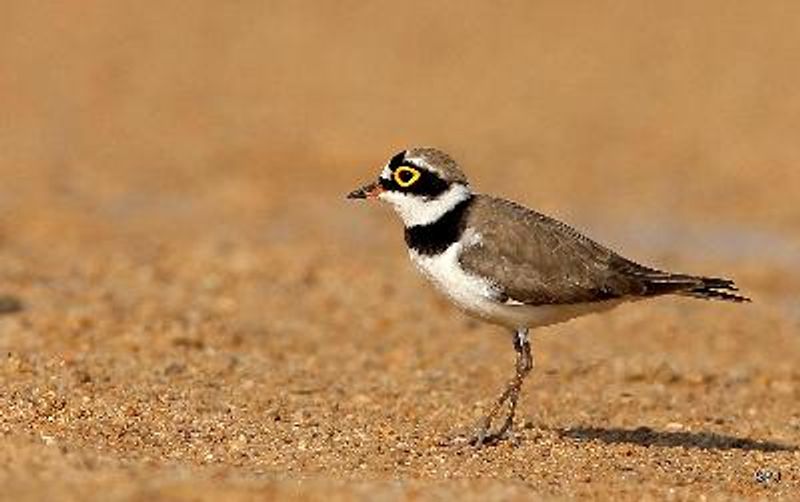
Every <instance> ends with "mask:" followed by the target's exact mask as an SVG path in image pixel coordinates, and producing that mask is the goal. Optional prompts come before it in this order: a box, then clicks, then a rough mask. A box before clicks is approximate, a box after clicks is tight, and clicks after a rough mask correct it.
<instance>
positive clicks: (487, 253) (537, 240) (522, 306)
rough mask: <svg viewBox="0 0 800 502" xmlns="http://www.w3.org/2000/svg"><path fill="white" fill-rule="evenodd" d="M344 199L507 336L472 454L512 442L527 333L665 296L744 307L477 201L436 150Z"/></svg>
mask: <svg viewBox="0 0 800 502" xmlns="http://www.w3.org/2000/svg"><path fill="white" fill-rule="evenodd" d="M347 198H348V199H377V200H380V201H383V202H386V203H388V204H389V205H391V206H392V207H393V209H394V210H395V212H396V213H397V214H398V215H399V216H400V219H401V220H402V222H403V225H404V234H405V242H406V245H407V247H408V254H409V257H410V258H411V261H412V262H413V263H414V265H415V266H416V268H417V269H419V271H420V272H421V273H422V275H423V276H425V277H426V278H427V279H428V280H429V281H430V282H431V283H433V285H434V286H435V287H436V288H437V289H438V290H439V291H440V292H441V293H443V294H444V296H446V297H447V298H448V299H449V300H450V301H451V302H452V303H453V304H455V306H457V307H458V308H459V309H461V310H462V311H464V312H465V313H466V314H468V315H470V316H472V317H474V318H477V319H479V320H482V321H485V322H488V323H490V324H494V325H498V326H500V327H502V328H504V329H506V330H508V332H509V333H510V334H511V340H512V345H513V347H514V351H515V354H516V363H515V369H514V374H513V377H512V378H511V380H510V381H509V382H508V384H507V385H506V387H505V388H504V390H503V392H502V393H501V394H500V397H499V398H497V400H495V401H494V403H493V405H492V406H491V407H490V409H489V410H488V413H487V414H486V415H485V416H484V417H483V418H482V419H481V420H480V421H479V422H478V426H477V427H476V428H475V432H474V433H473V434H471V435H470V437H468V438H466V439H467V441H468V442H469V443H470V444H472V445H474V446H477V447H481V446H484V445H494V444H498V443H499V442H501V441H502V440H504V439H514V438H515V437H516V436H515V435H514V433H513V424H514V417H515V414H516V410H517V403H518V400H519V397H520V393H521V389H522V384H523V382H524V380H525V378H526V376H528V374H529V373H530V372H531V370H532V369H533V357H532V355H531V339H532V337H531V336H530V333H531V331H532V330H537V329H539V328H543V327H546V326H551V325H554V324H558V323H562V322H565V321H568V320H570V319H573V318H576V317H579V316H582V315H586V314H591V313H595V312H602V311H606V310H609V309H612V308H614V307H616V306H618V305H620V304H622V303H625V302H632V301H638V300H643V299H647V298H653V297H658V296H663V295H681V296H686V297H692V298H699V299H704V300H723V301H728V302H736V303H743V302H749V301H750V299H749V298H747V297H745V296H742V295H740V294H738V293H737V291H738V288H737V287H736V285H735V283H734V281H732V280H730V279H724V278H718V277H704V276H697V275H689V274H681V273H671V272H666V271H663V270H659V269H656V268H652V267H648V266H644V265H640V264H639V263H637V262H634V261H632V260H630V259H627V258H624V257H623V256H621V255H620V254H617V253H616V252H614V251H612V250H611V249H609V248H608V247H606V246H603V245H601V244H599V243H597V242H595V241H594V240H592V239H590V238H589V237H586V236H584V235H583V234H581V233H579V232H578V231H577V230H575V229H574V228H572V227H571V226H569V225H567V224H565V223H562V222H561V221H558V220H557V219H555V218H552V217H549V216H547V215H544V214H542V213H539V212H537V211H535V210H533V209H529V208H527V207H525V206H523V205H521V204H518V203H516V202H512V201H510V200H506V199H503V198H500V197H494V196H491V195H486V194H482V193H479V192H476V191H474V190H473V189H472V188H471V186H470V183H469V181H468V179H467V176H466V175H465V174H464V172H463V171H462V169H461V167H460V166H459V164H458V163H457V162H456V161H455V160H454V159H453V158H452V157H451V156H450V155H448V154H447V153H445V152H443V151H441V150H439V149H437V148H432V147H414V148H409V149H406V150H402V151H400V152H399V153H397V154H396V155H394V156H392V157H391V159H389V161H388V162H387V163H386V164H385V165H384V166H383V168H382V170H381V172H380V174H379V176H378V178H377V180H376V181H373V182H370V183H367V184H365V185H363V186H362V187H360V188H357V189H356V190H353V191H352V192H350V193H349V194H348V195H347ZM504 406H506V407H507V409H506V412H505V413H504V418H503V419H502V420H499V419H500V418H502V416H501V415H500V413H501V411H502V410H503V409H504ZM495 421H497V422H496V423H495Z"/></svg>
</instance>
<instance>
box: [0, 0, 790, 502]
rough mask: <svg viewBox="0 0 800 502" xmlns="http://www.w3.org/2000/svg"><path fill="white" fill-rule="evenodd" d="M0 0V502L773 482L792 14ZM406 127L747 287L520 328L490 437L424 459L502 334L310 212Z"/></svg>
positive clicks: (475, 407) (709, 488)
mask: <svg viewBox="0 0 800 502" xmlns="http://www.w3.org/2000/svg"><path fill="white" fill-rule="evenodd" d="M1 10H2V15H0V180H2V181H1V182H0V279H1V280H0V287H1V288H2V290H0V294H3V295H8V296H9V298H11V299H17V300H19V301H21V302H22V304H23V309H22V310H21V311H20V312H11V313H9V314H8V315H5V316H3V317H0V348H2V350H3V352H4V355H3V357H4V358H5V361H4V362H2V363H0V364H2V371H0V383H1V384H2V386H0V431H2V434H3V436H4V438H3V441H2V446H0V477H1V478H2V482H3V486H4V487H6V490H5V494H4V495H3V496H14V497H17V498H19V497H22V498H26V497H27V498H30V499H41V498H53V497H54V496H58V497H59V498H67V497H72V498H76V499H82V498H85V497H87V496H95V497H96V496H98V494H102V495H101V496H103V498H105V495H107V496H108V497H110V498H119V499H129V498H134V499H135V498H141V499H150V498H153V497H156V496H162V497H164V498H174V499H195V498H204V497H205V498H210V497H221V496H229V497H236V498H240V499H248V498H259V497H264V496H284V497H290V496H297V497H311V498H314V497H320V496H324V495H335V496H338V497H340V498H349V497H362V498H372V497H383V498H386V499H394V498H405V497H416V496H426V495H433V496H440V497H444V496H451V495H454V494H462V495H463V494H471V495H472V496H474V497H476V498H484V497H489V498H514V497H519V498H528V497H533V496H546V497H554V496H555V497H560V496H565V497H578V496H587V495H589V496H594V497H599V498H606V497H612V496H613V497H628V498H639V497H640V496H651V497H654V498H657V499H661V498H664V497H667V496H671V497H676V498H678V499H681V498H693V497H696V496H698V495H700V494H705V495H710V496H716V497H719V498H726V497H729V496H768V495H776V496H784V497H790V496H791V493H797V492H796V491H794V490H797V489H798V486H800V470H798V468H797V466H798V464H800V454H798V452H797V451H796V448H795V447H796V446H797V445H800V407H798V404H797V403H798V400H799V399H800V390H798V386H799V385H800V372H799V371H798V370H797V369H796V364H797V361H798V360H799V359H798V358H800V339H798V332H799V331H800V329H799V328H800V301H799V300H798V293H799V292H800V274H798V272H797V268H798V265H800V203H798V196H800V170H799V169H798V165H800V142H799V141H798V140H797V139H798V131H800V90H798V89H800V85H799V84H800V30H799V29H798V27H800V24H799V23H800V4H797V3H796V2H769V3H764V2H722V1H719V2H717V1H704V2H658V3H655V2H648V3H640V2H591V3H589V2H571V1H570V2H499V3H490V2H416V1H412V2H402V3H400V2H386V3H379V2H375V3H372V2H354V1H344V2H245V1H241V2H193V3H187V2H158V3H156V2H151V3H142V2H100V1H83V2H13V1H10V2H5V3H4V5H3V7H2V9H1ZM413 145H434V146H438V147H440V148H442V149H445V150H447V151H449V152H450V153H451V154H452V155H453V156H455V157H456V158H457V159H458V160H459V161H461V163H462V164H463V165H464V167H465V169H466V171H467V172H468V174H469V175H470V177H471V179H472V181H473V184H474V185H475V186H476V188H478V189H479V190H481V191H486V192H493V193H500V194H504V195H506V196H508V197H510V198H513V199H516V200H519V201H521V202H524V203H526V204H528V205H531V206H534V207H536V208H537V209H540V210H542V211H544V212H547V213H550V214H553V215H554V216H557V217H559V218H561V219H564V220H566V221H568V222H570V223H572V224H573V225H575V226H577V227H578V228H580V229H582V230H585V231H586V232H588V233H589V234H590V235H591V236H593V237H595V238H597V239H598V240H600V241H601V242H604V243H606V244H609V245H611V246H612V247H615V248H617V249H619V250H620V251H623V252H624V253H625V254H628V255H631V256H632V257H634V258H637V259H639V260H641V261H643V262H646V263H649V264H653V265H657V266H661V267H671V268H676V269H679V270H682V271H686V272H693V273H706V274H711V275H714V274H716V275H730V276H733V277H734V278H736V279H737V282H738V283H739V284H740V285H741V287H742V288H743V289H745V290H746V291H747V292H748V293H749V294H750V295H752V296H753V297H754V299H756V302H755V303H754V304H753V305H752V306H746V307H736V306H729V305H718V304H708V303H702V302H689V301H686V300H671V301H660V302H653V303H650V304H646V305H645V304H640V306H637V307H636V308H630V309H620V310H618V311H615V312H613V313H610V314H608V315H605V316H597V317H591V318H587V319H584V320H580V321H577V322H575V323H572V324H568V325H564V326H559V327H555V328H553V329H551V330H548V332H547V333H549V334H543V335H542V336H541V338H540V342H539V343H538V344H537V348H536V351H537V364H538V366H537V369H536V371H535V372H534V376H533V378H531V380H530V381H529V382H528V384H527V385H526V393H525V397H523V402H522V403H521V410H522V413H523V415H524V417H523V418H524V419H525V421H526V422H527V424H528V428H527V429H525V432H524V438H523V443H522V445H521V446H520V447H518V448H513V447H511V446H503V447H500V448H497V449H490V450H488V451H482V452H478V453H476V452H472V451H467V452H463V451H459V452H456V451H453V450H452V449H449V448H447V447H444V446H442V445H441V441H440V440H441V439H442V438H443V437H445V436H446V435H447V434H448V433H451V432H452V431H453V430H455V429H458V428H460V427H467V426H469V424H471V423H472V422H473V421H474V420H475V419H477V418H478V417H479V416H480V414H481V411H482V410H484V409H485V407H486V406H488V405H489V403H490V400H491V399H492V398H493V397H494V396H495V394H496V392H497V390H498V389H499V388H500V386H501V385H502V383H503V382H504V380H505V378H506V377H507V376H508V375H507V373H508V372H509V371H510V370H511V358H512V353H511V348H510V346H509V344H508V343H507V340H506V339H505V338H503V337H502V336H499V335H498V334H497V333H496V330H495V329H494V328H491V327H488V326H482V325H476V324H474V323H471V322H469V321H467V320H465V319H464V318H463V317H461V316H460V315H459V314H458V313H456V312H454V311H452V310H451V309H450V308H449V307H448V306H447V304H446V303H445V302H443V301H442V300H440V299H439V298H438V297H437V296H436V295H435V294H434V293H433V292H432V291H431V290H430V288H428V287H427V285H425V284H424V283H423V282H422V280H421V279H419V278H417V277H416V276H415V275H413V272H412V267H411V266H410V264H409V263H408V262H407V260H406V257H405V251H404V249H403V246H402V239H401V228H400V225H399V223H398V222H397V221H396V219H395V217H394V215H392V214H390V212H389V210H388V208H381V207H378V206H371V207H370V206H366V205H356V204H350V203H347V202H346V201H344V199H343V196H344V194H345V193H347V192H348V191H349V190H350V189H352V188H354V187H355V186H356V185H359V184H360V183H362V182H364V181H367V180H370V179H372V178H373V177H374V176H375V175H376V174H377V172H378V171H379V169H380V167H381V165H382V163H383V162H384V161H385V160H386V159H387V158H388V157H390V156H391V155H392V154H394V153H395V152H396V151H398V150H400V149H402V148H405V147H407V146H413ZM9 298H7V299H6V303H7V304H8V305H11V306H12V307H13V301H12V300H11V299H9ZM9 302H10V303H9ZM7 310H14V309H13V308H8V309H7ZM562 335H563V336H562ZM476 403H477V404H476ZM758 469H773V470H775V471H780V472H781V474H782V477H781V481H780V482H773V483H758V482H755V481H754V473H755V472H756V471H757V470H758ZM98 490H100V491H98Z"/></svg>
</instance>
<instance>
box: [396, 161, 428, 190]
mask: <svg viewBox="0 0 800 502" xmlns="http://www.w3.org/2000/svg"><path fill="white" fill-rule="evenodd" d="M406 173H409V174H411V177H410V178H408V179H407V180H404V179H403V177H402V175H403V174H406ZM420 176H422V173H420V172H419V171H418V170H416V169H414V168H413V167H406V166H400V167H398V168H397V170H396V171H395V172H394V181H395V183H397V184H398V185H400V186H401V187H403V188H407V187H410V186H411V185H413V184H414V182H416V181H417V180H418V179H419V177H420Z"/></svg>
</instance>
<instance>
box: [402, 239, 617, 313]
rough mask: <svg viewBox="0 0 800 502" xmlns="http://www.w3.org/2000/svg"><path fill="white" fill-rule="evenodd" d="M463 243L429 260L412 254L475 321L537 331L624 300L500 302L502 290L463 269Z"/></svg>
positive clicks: (423, 256) (438, 284)
mask: <svg viewBox="0 0 800 502" xmlns="http://www.w3.org/2000/svg"><path fill="white" fill-rule="evenodd" d="M461 249H462V244H461V243H460V242H458V243H455V244H453V245H451V246H450V247H449V248H447V250H446V251H445V252H443V253H441V254H438V255H434V256H425V255H420V254H418V253H416V252H415V251H413V250H410V251H409V255H410V256H411V261H412V262H413V263H414V265H416V266H417V268H418V269H419V270H420V271H421V272H422V274H423V275H424V276H425V277H427V278H428V279H429V280H430V281H431V282H432V283H433V284H434V285H435V286H436V288H437V289H438V290H439V291H441V292H442V293H444V294H445V295H446V296H447V297H448V298H449V299H450V300H451V301H452V302H453V303H455V305H456V306H458V307H459V308H460V309H462V310H463V311H465V312H466V313H467V314H470V315H472V316H475V317H479V318H481V319H484V320H486V321H488V322H491V323H494V324H500V325H502V326H506V327H509V328H511V329H517V328H536V327H541V326H548V325H551V324H556V323H560V322H564V321H568V320H570V319H573V318H575V317H578V316H582V315H586V314H591V313H594V312H600V311H603V310H608V309H610V308H613V307H615V306H617V305H619V304H620V303H622V301H623V300H611V301H603V302H592V303H580V304H572V305H541V306H535V305H521V304H509V303H503V302H500V301H498V300H497V298H498V297H499V294H498V290H497V288H496V287H495V285H494V284H492V283H491V281H488V280H486V279H484V278H482V277H478V276H475V275H472V274H468V273H467V272H465V271H464V269H462V268H461V266H460V264H459V261H458V256H459V254H460V252H461Z"/></svg>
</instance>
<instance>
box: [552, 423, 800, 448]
mask: <svg viewBox="0 0 800 502" xmlns="http://www.w3.org/2000/svg"><path fill="white" fill-rule="evenodd" d="M558 434H559V436H561V437H562V438H570V439H578V440H582V441H594V440H598V441H602V442H604V443H608V444H635V445H638V446H660V447H666V448H676V447H683V448H698V449H701V450H744V451H761V452H782V451H797V450H798V447H797V446H792V445H787V444H782V443H778V442H774V441H759V440H754V439H747V438H740V437H735V436H726V435H724V434H717V433H714V432H664V431H656V430H653V429H651V428H649V427H637V428H636V429H622V428H603V427H572V428H569V429H561V430H559V431H558Z"/></svg>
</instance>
